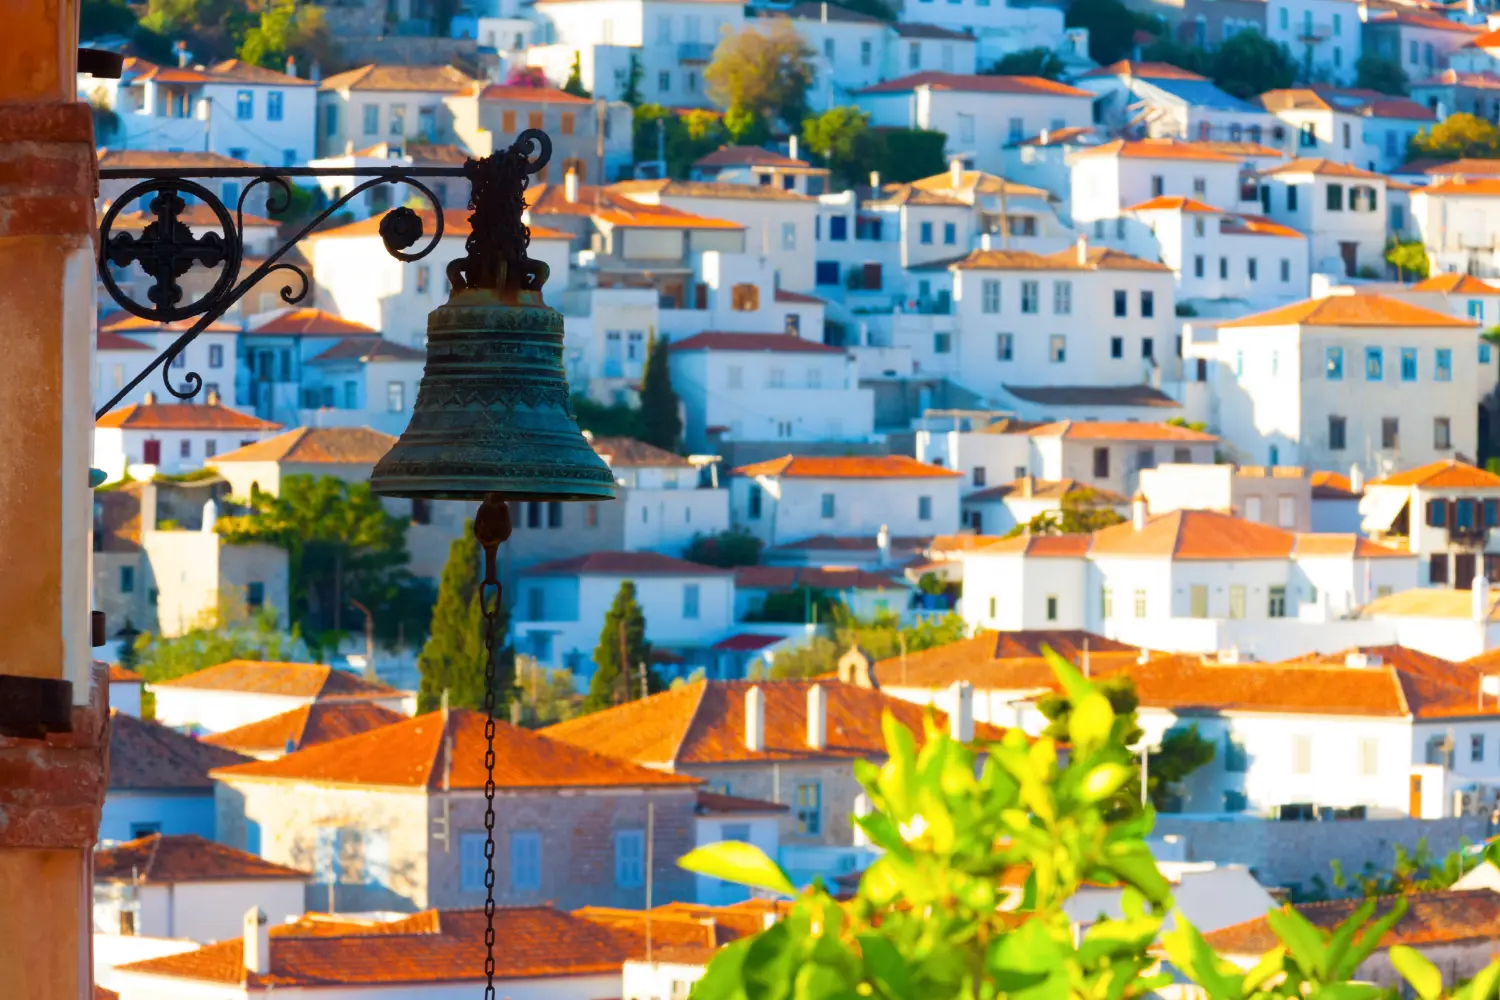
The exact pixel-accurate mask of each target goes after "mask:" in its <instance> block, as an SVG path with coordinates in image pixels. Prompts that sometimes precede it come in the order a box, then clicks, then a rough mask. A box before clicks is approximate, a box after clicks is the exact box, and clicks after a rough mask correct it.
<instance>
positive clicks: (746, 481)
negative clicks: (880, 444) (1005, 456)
mask: <svg viewBox="0 0 1500 1000" xmlns="http://www.w3.org/2000/svg"><path fill="white" fill-rule="evenodd" d="M734 475H735V478H734V480H732V481H731V483H730V487H729V489H730V505H731V509H732V511H733V518H734V523H735V525H736V526H737V527H740V528H744V529H745V530H747V531H749V532H750V533H751V534H753V535H755V536H756V537H758V538H760V539H762V540H763V541H765V543H766V544H767V545H768V546H775V545H778V544H782V543H788V542H795V541H798V540H800V539H804V538H808V537H812V536H819V535H868V536H871V537H874V536H875V535H877V533H879V534H884V535H886V536H887V537H896V536H904V537H915V536H928V537H930V536H932V535H947V534H953V533H954V532H956V531H958V527H959V500H958V493H959V474H958V473H957V472H954V471H952V470H951V469H944V468H942V467H940V466H936V465H927V464H925V463H922V462H918V461H916V460H914V459H910V458H906V457H905V456H901V455H885V456H875V455H871V456H826V457H820V456H810V455H805V456H793V455H787V456H786V457H784V458H778V459H773V460H771V461H768V462H757V463H754V464H752V465H745V466H741V467H740V468H738V469H735V470H734Z"/></svg>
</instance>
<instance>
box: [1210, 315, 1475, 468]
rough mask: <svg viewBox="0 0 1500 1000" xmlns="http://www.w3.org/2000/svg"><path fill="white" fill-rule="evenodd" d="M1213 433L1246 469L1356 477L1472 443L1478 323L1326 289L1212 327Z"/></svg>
mask: <svg viewBox="0 0 1500 1000" xmlns="http://www.w3.org/2000/svg"><path fill="white" fill-rule="evenodd" d="M1217 335H1218V341H1217V343H1216V344H1214V345H1209V346H1206V347H1205V351H1206V352H1208V353H1210V354H1211V360H1212V361H1213V362H1215V364H1214V365H1213V367H1214V372H1213V383H1214V413H1213V416H1212V419H1210V420H1209V426H1210V427H1212V428H1214V429H1215V430H1216V431H1217V432H1218V434H1219V435H1220V437H1222V438H1223V440H1224V443H1225V444H1226V445H1228V446H1229V448H1230V450H1231V452H1232V453H1233V454H1234V455H1235V456H1236V457H1237V458H1239V459H1240V460H1243V461H1246V462H1247V463H1250V464H1260V463H1264V464H1266V465H1283V464H1290V465H1300V466H1303V467H1306V468H1311V469H1320V470H1344V469H1348V468H1349V467H1350V466H1351V465H1356V466H1359V467H1360V468H1361V469H1363V470H1364V471H1365V473H1366V474H1367V475H1371V474H1377V473H1384V472H1386V471H1389V470H1391V469H1394V468H1398V467H1400V466H1411V465H1423V464H1426V463H1428V462H1432V461H1436V460H1439V459H1446V458H1453V457H1455V456H1456V455H1473V454H1475V451H1476V447H1477V443H1478V442H1477V440H1476V430H1477V429H1476V426H1475V422H1474V419H1473V413H1474V409H1473V408H1474V406H1475V405H1476V402H1477V400H1478V398H1479V395H1478V393H1479V388H1478V386H1477V384H1476V372H1475V366H1474V365H1473V364H1472V363H1471V359H1473V358H1474V357H1475V356H1476V353H1477V350H1478V347H1477V344H1478V330H1477V328H1476V326H1475V324H1473V323H1472V322H1470V321H1467V320H1462V319H1457V318H1455V317H1453V316H1451V315H1449V314H1447V313H1439V312H1435V311H1433V310H1430V309H1423V308H1421V307H1420V306H1414V305H1410V304H1408V303H1406V302H1401V301H1398V300H1395V299H1389V298H1386V297H1384V296H1380V295H1335V296H1329V297H1328V298H1323V299H1309V300H1308V301H1306V302H1302V303H1298V304H1297V305H1292V306H1284V307H1282V308H1280V309H1274V310H1271V311H1270V312H1265V313H1257V314H1255V315H1253V316H1246V317H1244V318H1242V319H1236V320H1231V321H1229V322H1226V323H1221V324H1219V326H1218V331H1217Z"/></svg>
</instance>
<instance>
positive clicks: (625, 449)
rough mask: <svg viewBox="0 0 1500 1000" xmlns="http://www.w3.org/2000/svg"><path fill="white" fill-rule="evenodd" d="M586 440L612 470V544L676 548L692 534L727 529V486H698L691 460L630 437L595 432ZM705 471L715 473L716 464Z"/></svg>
mask: <svg viewBox="0 0 1500 1000" xmlns="http://www.w3.org/2000/svg"><path fill="white" fill-rule="evenodd" d="M592 444H593V446H594V451H596V452H598V454H599V457H600V458H602V459H604V461H605V462H607V463H608V464H609V468H610V471H611V472H613V473H614V474H615V485H616V486H617V487H618V489H617V490H616V493H615V504H616V505H618V506H620V507H621V515H620V519H621V528H622V535H621V536H620V538H619V539H618V540H617V543H616V544H617V545H618V548H620V549H622V550H624V551H627V552H637V551H652V552H665V553H668V554H677V553H681V552H682V551H684V550H685V549H686V548H687V547H688V546H689V545H690V544H692V541H693V538H694V537H695V536H697V535H717V534H719V533H720V532H723V531H728V530H729V490H727V489H722V488H717V487H715V488H709V489H701V488H699V476H700V472H699V468H698V466H696V465H694V464H693V463H692V462H690V461H688V460H687V459H685V458H683V457H682V456H680V455H674V454H672V453H671V452H669V451H666V450H664V449H662V448H657V447H654V446H652V445H649V444H646V443H645V442H644V441H637V440H635V439H634V438H624V437H599V438H593V439H592ZM710 474H711V475H713V476H715V477H717V470H715V471H714V472H712V473H710Z"/></svg>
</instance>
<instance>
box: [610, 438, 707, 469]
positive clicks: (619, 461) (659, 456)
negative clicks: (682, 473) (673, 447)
mask: <svg viewBox="0 0 1500 1000" xmlns="http://www.w3.org/2000/svg"><path fill="white" fill-rule="evenodd" d="M589 443H590V444H592V445H593V446H594V452H595V454H597V455H598V456H599V457H600V458H602V459H604V460H605V461H606V462H608V463H609V466H610V468H612V469H634V468H642V467H647V468H653V469H655V468H669V469H683V468H687V469H690V468H692V467H693V463H691V462H689V461H688V460H687V459H685V458H683V457H682V456H681V455H674V454H673V453H672V452H670V451H667V450H666V449H665V448H658V447H657V446H656V445H654V444H647V443H646V442H644V441H641V440H638V439H636V438H632V437H596V438H593V439H592V440H591V441H590V442H589Z"/></svg>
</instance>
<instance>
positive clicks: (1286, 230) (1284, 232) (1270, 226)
mask: <svg viewBox="0 0 1500 1000" xmlns="http://www.w3.org/2000/svg"><path fill="white" fill-rule="evenodd" d="M1219 232H1221V233H1224V234H1225V235H1230V236H1280V237H1284V238H1286V239H1289V240H1305V239H1307V235H1306V234H1305V233H1299V232H1298V231H1297V230H1295V229H1293V228H1292V227H1291V226H1283V225H1282V224H1281V223H1279V222H1273V221H1271V220H1270V219H1268V218H1266V217H1265V216H1264V215H1231V216H1229V217H1228V218H1226V219H1225V220H1224V221H1223V222H1222V223H1221V224H1220V226H1219Z"/></svg>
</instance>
